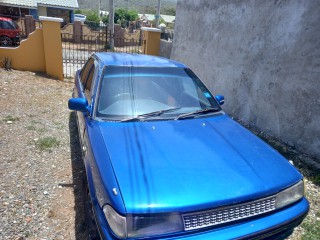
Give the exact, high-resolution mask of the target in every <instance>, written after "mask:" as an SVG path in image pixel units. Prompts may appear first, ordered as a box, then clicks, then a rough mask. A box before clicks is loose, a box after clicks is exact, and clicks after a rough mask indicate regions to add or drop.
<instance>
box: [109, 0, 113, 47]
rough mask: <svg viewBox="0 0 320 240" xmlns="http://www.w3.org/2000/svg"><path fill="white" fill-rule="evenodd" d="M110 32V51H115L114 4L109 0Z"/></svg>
mask: <svg viewBox="0 0 320 240" xmlns="http://www.w3.org/2000/svg"><path fill="white" fill-rule="evenodd" d="M109 30H110V49H111V51H113V49H114V3H113V0H109Z"/></svg>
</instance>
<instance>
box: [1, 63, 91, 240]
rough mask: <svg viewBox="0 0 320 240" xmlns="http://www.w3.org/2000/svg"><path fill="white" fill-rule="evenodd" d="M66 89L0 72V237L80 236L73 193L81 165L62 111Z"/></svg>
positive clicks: (62, 84) (56, 83)
mask: <svg viewBox="0 0 320 240" xmlns="http://www.w3.org/2000/svg"><path fill="white" fill-rule="evenodd" d="M72 87H73V83H72V82H71V81H64V82H60V81H57V80H53V79H50V78H46V77H44V76H41V75H37V74H34V73H31V72H21V71H14V70H13V71H5V70H3V69H0V102H1V108H0V175H1V182H0V206H1V208H0V239H25V238H27V239H81V238H82V234H85V227H83V226H84V221H83V209H82V208H83V207H82V206H83V204H81V201H83V199H82V198H81V194H80V195H79V196H77V194H76V193H77V188H78V186H77V184H78V185H80V184H79V183H81V180H80V178H81V176H83V174H82V172H83V165H82V160H81V157H80V155H79V149H77V144H76V143H77V140H78V139H77V132H76V126H75V124H74V121H73V120H74V116H73V114H72V113H71V112H70V111H69V110H68V107H67V101H68V98H69V97H70V96H71V92H72ZM70 133H72V134H70ZM46 140H47V141H46ZM77 178H79V179H77ZM79 203H80V204H79ZM76 204H77V205H76Z"/></svg>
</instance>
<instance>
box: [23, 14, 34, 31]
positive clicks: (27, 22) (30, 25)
mask: <svg viewBox="0 0 320 240" xmlns="http://www.w3.org/2000/svg"><path fill="white" fill-rule="evenodd" d="M24 27H25V31H26V36H28V35H29V34H30V33H32V32H33V31H34V30H35V29H36V23H35V21H34V19H33V16H31V15H26V16H25V19H24Z"/></svg>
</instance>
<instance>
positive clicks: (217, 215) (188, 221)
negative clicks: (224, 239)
mask: <svg viewBox="0 0 320 240" xmlns="http://www.w3.org/2000/svg"><path fill="white" fill-rule="evenodd" d="M275 203H276V197H275V196H272V197H268V198H263V199H260V200H257V201H252V202H247V203H243V204H238V205H233V206H229V207H224V208H219V209H214V210H208V211H204V212H196V213H189V214H185V215H183V216H182V217H183V222H184V229H185V230H186V231H188V230H194V229H199V228H205V227H210V226H215V225H218V224H222V223H228V222H232V221H236V220H240V219H244V218H248V217H253V216H256V215H259V214H263V213H267V212H270V211H272V210H274V209H275Z"/></svg>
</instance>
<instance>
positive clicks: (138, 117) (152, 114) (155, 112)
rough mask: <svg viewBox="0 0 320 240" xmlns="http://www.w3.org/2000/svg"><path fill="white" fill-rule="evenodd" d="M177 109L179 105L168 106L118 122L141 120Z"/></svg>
mask: <svg viewBox="0 0 320 240" xmlns="http://www.w3.org/2000/svg"><path fill="white" fill-rule="evenodd" d="M179 109H181V107H176V108H169V109H163V110H159V111H154V112H149V113H144V114H140V115H137V116H136V117H133V118H127V119H123V120H121V121H120V122H131V121H141V120H143V119H146V118H149V117H157V116H160V115H162V114H164V113H168V112H173V111H176V110H179Z"/></svg>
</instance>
